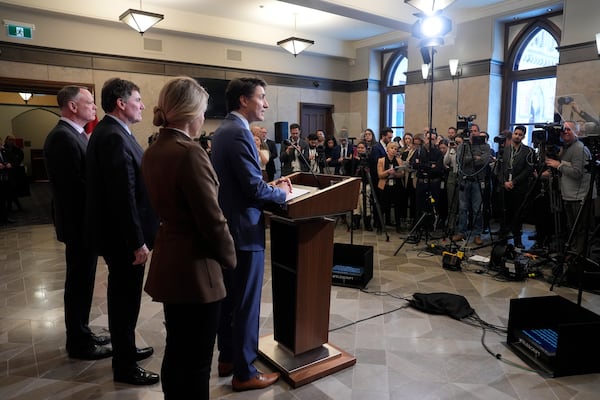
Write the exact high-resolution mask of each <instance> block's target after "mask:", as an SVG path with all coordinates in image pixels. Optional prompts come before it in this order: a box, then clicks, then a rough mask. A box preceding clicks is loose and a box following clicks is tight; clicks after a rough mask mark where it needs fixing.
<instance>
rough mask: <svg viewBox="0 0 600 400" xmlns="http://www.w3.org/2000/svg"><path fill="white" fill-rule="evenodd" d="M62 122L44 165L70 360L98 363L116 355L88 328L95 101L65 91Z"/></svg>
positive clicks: (75, 89)
mask: <svg viewBox="0 0 600 400" xmlns="http://www.w3.org/2000/svg"><path fill="white" fill-rule="evenodd" d="M56 100H57V102H58V107H59V108H60V114H61V117H60V120H59V121H58V124H56V126H55V127H54V129H52V130H51V131H50V133H49V134H48V136H47V137H46V142H45V143H44V160H45V162H46V170H47V171H48V178H49V179H50V187H51V189H52V197H53V199H52V200H53V201H52V205H53V212H54V228H55V230H56V238H57V239H58V240H59V241H61V242H63V243H64V244H65V261H66V267H67V270H66V277H65V293H64V303H65V305H64V309H65V310H64V311H65V327H66V331H67V345H66V347H67V353H69V357H72V358H81V359H84V360H97V359H101V358H106V357H110V356H111V355H112V351H111V349H110V348H108V347H103V346H102V345H105V344H108V343H110V338H109V337H108V336H96V335H95V334H93V333H92V331H91V330H90V327H89V325H88V324H89V316H90V309H91V307H92V296H93V293H94V280H95V278H96V262H97V260H98V257H97V256H96V255H95V254H94V252H93V251H92V250H91V249H90V248H89V247H88V246H87V245H86V244H85V241H84V239H83V238H84V225H83V221H84V215H85V190H86V189H85V151H86V147H87V142H88V139H87V136H86V134H85V131H84V130H83V126H84V125H85V124H86V123H88V122H89V121H92V120H94V118H96V104H95V103H94V96H93V95H92V94H91V93H90V91H89V90H87V89H86V88H83V87H79V86H65V87H64V88H62V89H61V90H60V91H59V92H58V95H57V96H56Z"/></svg>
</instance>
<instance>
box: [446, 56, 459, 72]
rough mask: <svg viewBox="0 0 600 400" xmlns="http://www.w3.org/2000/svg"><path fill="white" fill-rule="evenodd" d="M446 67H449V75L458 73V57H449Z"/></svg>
mask: <svg viewBox="0 0 600 400" xmlns="http://www.w3.org/2000/svg"><path fill="white" fill-rule="evenodd" d="M448 67H449V68H450V75H452V76H456V75H460V71H459V70H458V58H451V59H450V60H448Z"/></svg>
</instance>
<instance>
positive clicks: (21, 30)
mask: <svg viewBox="0 0 600 400" xmlns="http://www.w3.org/2000/svg"><path fill="white" fill-rule="evenodd" d="M6 27H7V29H8V37H13V38H19V39H31V38H32V37H33V27H31V26H24V25H11V24H9V25H6Z"/></svg>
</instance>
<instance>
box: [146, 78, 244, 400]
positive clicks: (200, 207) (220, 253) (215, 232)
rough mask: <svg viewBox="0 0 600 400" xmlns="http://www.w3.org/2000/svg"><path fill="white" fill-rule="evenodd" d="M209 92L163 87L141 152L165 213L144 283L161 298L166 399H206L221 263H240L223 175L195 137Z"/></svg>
mask: <svg viewBox="0 0 600 400" xmlns="http://www.w3.org/2000/svg"><path fill="white" fill-rule="evenodd" d="M207 103H208V94H207V93H206V91H205V90H204V88H202V87H201V86H200V85H199V84H198V83H197V82H196V81H195V80H193V79H191V78H188V77H179V78H175V79H173V80H171V81H169V82H167V83H166V84H165V86H164V87H163V88H162V90H161V92H160V95H159V99H158V105H157V106H156V107H155V108H154V120H153V123H154V125H156V126H160V127H161V128H160V132H159V134H158V138H157V139H156V141H155V142H154V143H153V144H152V145H151V146H150V147H149V148H148V150H147V151H146V153H145V154H144V158H143V160H142V172H143V175H144V181H145V182H146V187H147V188H148V193H149V195H150V200H151V202H152V206H153V208H154V210H155V211H156V213H157V214H158V215H159V217H160V221H161V224H160V228H159V231H158V235H157V237H156V241H155V246H154V253H153V255H152V261H151V263H150V269H149V271H148V278H147V280H146V286H145V290H146V292H148V294H150V296H152V299H153V300H154V301H159V302H162V303H163V309H164V315H165V325H166V329H167V344H166V348H165V354H164V358H163V363H162V369H161V374H162V388H163V392H164V394H165V399H166V400H178V399H208V398H209V377H210V366H211V362H212V355H213V347H214V343H215V336H216V332H217V325H218V320H219V311H220V300H221V299H223V298H224V297H225V286H224V284H223V275H222V272H221V268H233V267H234V266H235V265H236V256H235V249H234V245H233V239H232V237H231V234H230V233H229V229H228V227H227V222H226V220H225V217H224V216H223V213H222V211H221V209H220V207H219V204H218V201H217V193H218V186H219V182H218V180H217V176H216V174H215V171H214V170H213V168H212V164H211V162H210V160H209V158H208V155H207V153H206V151H205V150H204V149H202V148H201V147H200V146H199V145H198V144H197V143H196V142H194V141H193V140H192V138H193V137H194V136H196V135H197V134H198V132H199V131H200V128H201V127H202V125H203V123H204V112H205V111H206V106H207Z"/></svg>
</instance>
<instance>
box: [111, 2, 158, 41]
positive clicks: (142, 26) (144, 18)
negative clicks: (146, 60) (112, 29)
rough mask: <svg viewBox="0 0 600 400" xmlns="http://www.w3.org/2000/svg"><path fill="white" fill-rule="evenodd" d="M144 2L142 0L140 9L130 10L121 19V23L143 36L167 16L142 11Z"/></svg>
mask: <svg viewBox="0 0 600 400" xmlns="http://www.w3.org/2000/svg"><path fill="white" fill-rule="evenodd" d="M141 8H142V0H140V9H139V10H134V9H133V8H130V9H129V10H127V11H125V12H124V13H123V14H121V16H120V17H119V21H121V22H125V23H126V24H127V25H129V26H130V27H132V28H133V29H135V30H136V31H138V32H139V33H140V34H141V35H142V36H143V35H144V32H146V31H147V30H148V29H150V28H152V27H153V26H154V25H155V24H157V23H158V22H160V21H162V20H163V19H164V18H165V16H164V15H163V14H156V13H151V12H147V11H142V10H141Z"/></svg>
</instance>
